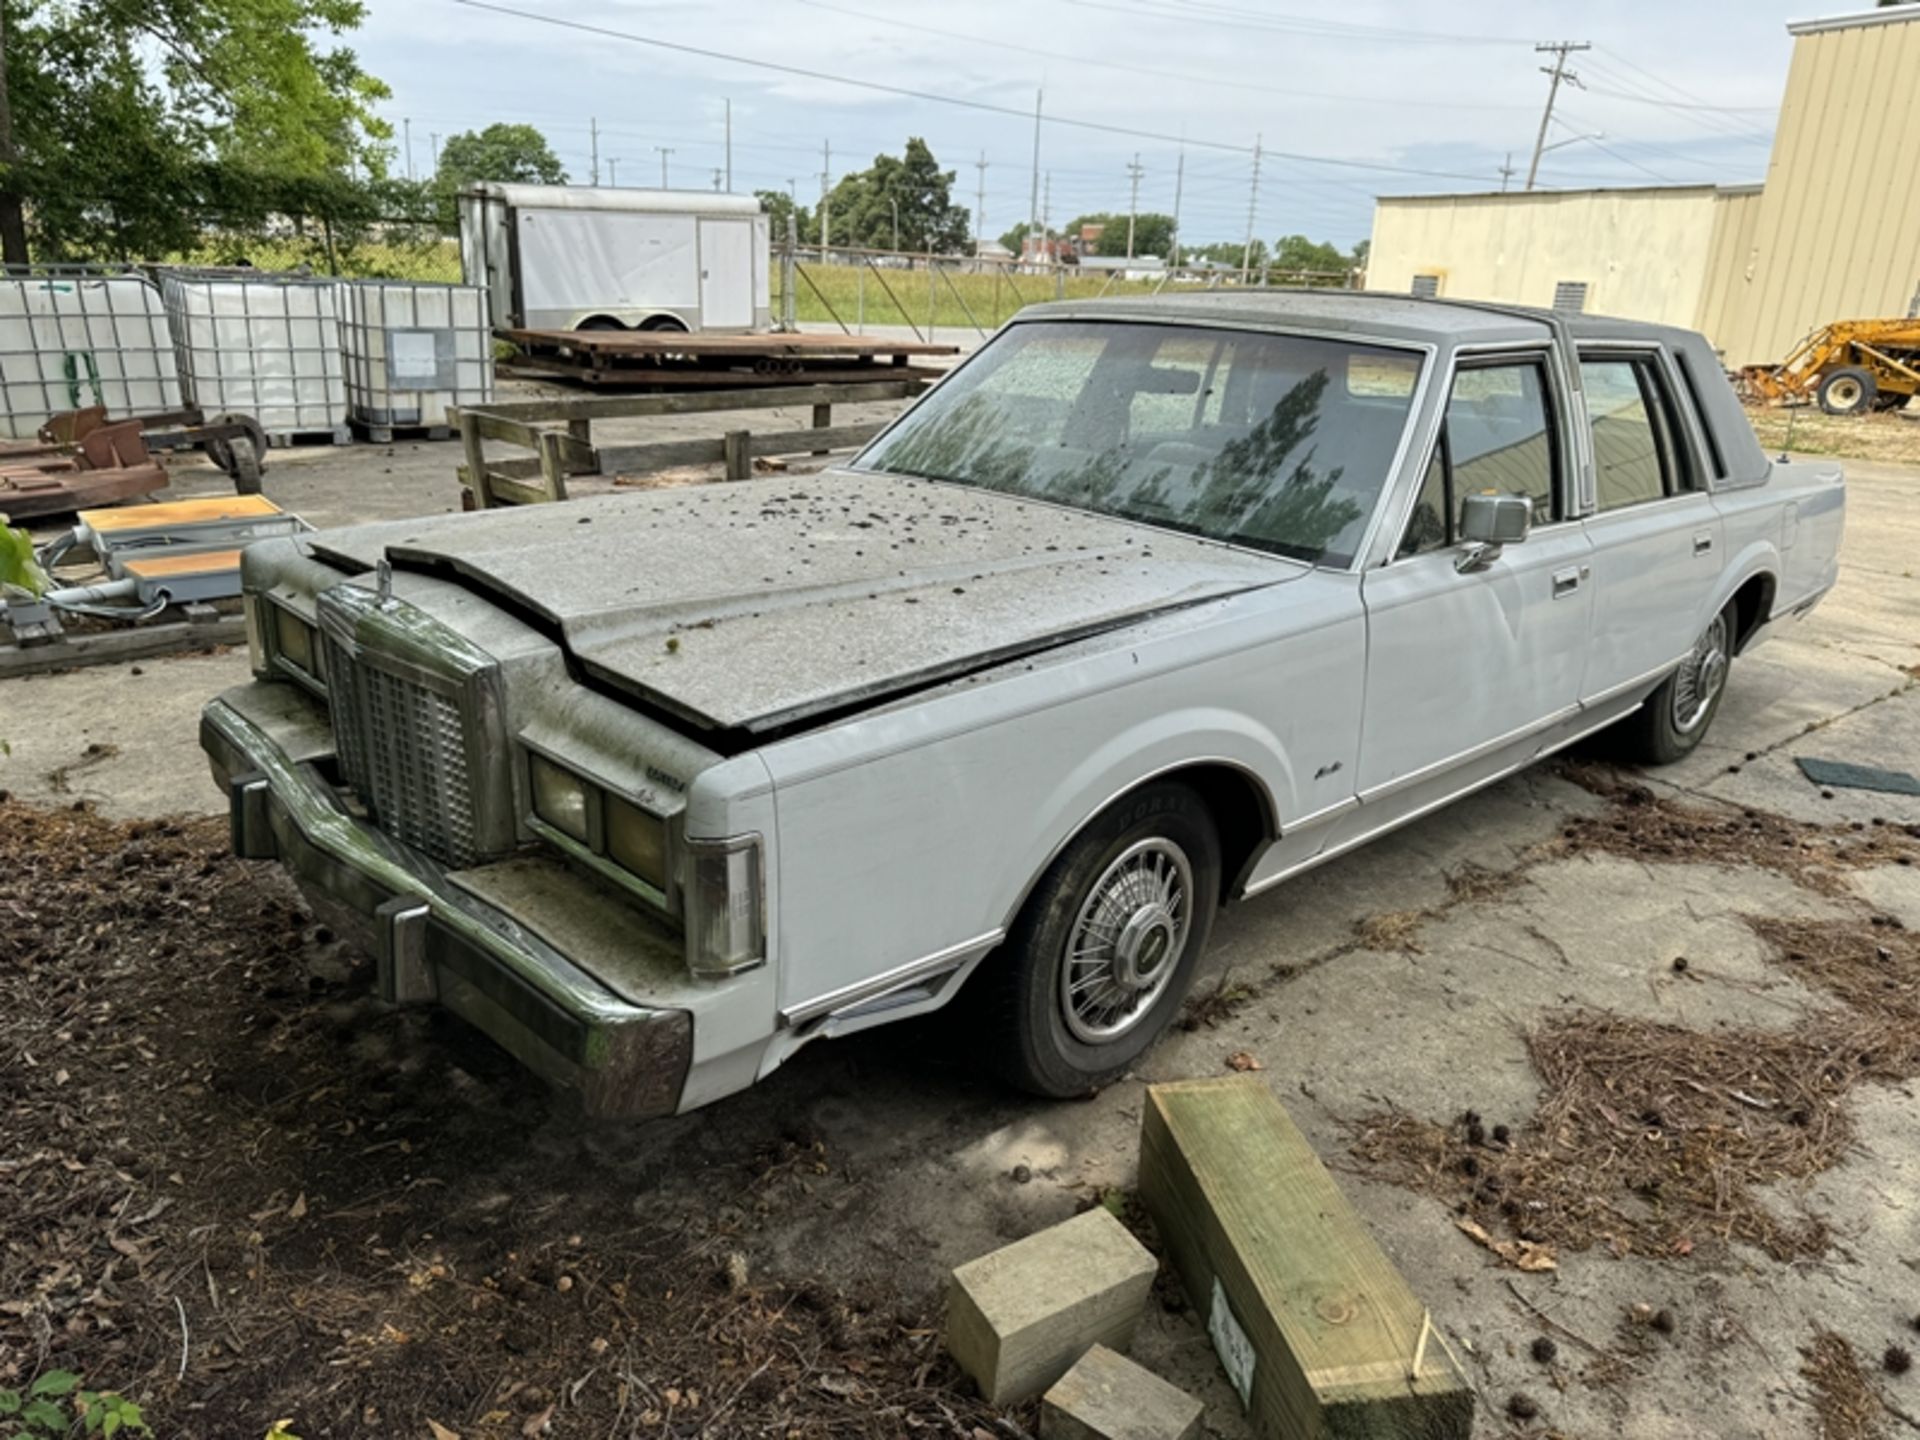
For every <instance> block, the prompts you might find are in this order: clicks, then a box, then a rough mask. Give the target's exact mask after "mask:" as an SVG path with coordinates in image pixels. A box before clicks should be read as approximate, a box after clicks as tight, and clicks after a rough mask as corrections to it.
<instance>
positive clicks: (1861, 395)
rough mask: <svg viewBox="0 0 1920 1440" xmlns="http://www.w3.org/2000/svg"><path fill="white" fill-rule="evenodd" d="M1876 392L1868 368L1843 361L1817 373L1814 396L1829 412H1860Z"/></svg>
mask: <svg viewBox="0 0 1920 1440" xmlns="http://www.w3.org/2000/svg"><path fill="white" fill-rule="evenodd" d="M1879 393H1880V387H1879V385H1878V384H1876V383H1875V381H1874V378H1873V372H1872V371H1870V370H1863V369H1861V368H1860V367H1859V366H1858V365H1846V366H1842V367H1841V368H1840V369H1838V370H1829V371H1828V372H1827V373H1826V374H1824V375H1822V376H1821V377H1820V388H1819V390H1817V391H1816V392H1815V393H1814V398H1815V399H1816V400H1818V401H1819V402H1820V408H1821V409H1822V410H1824V411H1826V412H1827V414H1829V415H1860V414H1864V413H1865V412H1866V411H1868V410H1871V409H1872V408H1873V401H1874V397H1875V396H1876V395H1878V394H1879Z"/></svg>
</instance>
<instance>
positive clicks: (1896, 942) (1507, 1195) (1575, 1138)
mask: <svg viewBox="0 0 1920 1440" xmlns="http://www.w3.org/2000/svg"><path fill="white" fill-rule="evenodd" d="M1878 918H1880V917H1876V919H1878ZM1753 924H1754V927H1755V929H1756V931H1757V932H1758V933H1759V934H1760V935H1761V936H1762V937H1763V938H1764V939H1766V940H1767V941H1768V942H1769V944H1770V945H1772V946H1773V947H1774V948H1775V949H1776V951H1777V952H1778V956H1779V958H1780V960H1781V962H1782V963H1784V964H1785V965H1787V966H1788V967H1790V968H1791V969H1792V970H1793V971H1794V972H1795V974H1796V975H1798V976H1799V977H1800V978H1801V979H1802V980H1804V981H1805V982H1806V983H1807V984H1809V985H1810V986H1812V987H1814V988H1816V989H1818V990H1820V991H1823V992H1824V993H1826V994H1828V995H1830V996H1832V997H1833V998H1834V999H1835V1000H1837V1001H1839V1002H1840V1008H1835V1009H1828V1010H1822V1011H1818V1012H1815V1013H1812V1014H1810V1015H1808V1016H1807V1017H1806V1018H1805V1019H1804V1020H1803V1021H1802V1022H1801V1023H1800V1024H1799V1025H1797V1026H1795V1027H1793V1028H1791V1029H1789V1030H1735V1029H1728V1030H1722V1031H1712V1032H1705V1033H1702V1032H1699V1031H1694V1030H1688V1029H1685V1028H1683V1027H1680V1026H1676V1025H1666V1024H1661V1023H1659V1022H1656V1021H1651V1020H1640V1019H1626V1018H1622V1017H1620V1016H1615V1015H1608V1014H1602V1013H1598V1012H1594V1011H1582V1010H1576V1011H1571V1012H1568V1013H1564V1014H1560V1015H1556V1016H1554V1017H1553V1018H1551V1019H1549V1020H1548V1021H1546V1022H1545V1023H1544V1024H1542V1025H1541V1026H1539V1027H1538V1028H1536V1029H1535V1030H1534V1031H1533V1032H1532V1033H1531V1034H1530V1035H1529V1036H1528V1037H1527V1049H1528V1054H1529V1056H1530V1057H1531V1059H1532V1062H1533V1066H1534V1069H1535V1070H1536V1071H1537V1072H1538V1073H1539V1076H1540V1079H1541V1084H1542V1087H1543V1090H1544V1092H1545V1095H1544V1099H1543V1100H1542V1102H1541V1104H1540V1106H1539V1108H1538V1110H1537V1111H1536V1112H1535V1114H1534V1116H1533V1118H1532V1119H1531V1120H1530V1121H1529V1122H1528V1123H1527V1124H1526V1125H1525V1127H1524V1128H1522V1129H1518V1130H1516V1131H1514V1132H1513V1133H1512V1134H1511V1135H1509V1136H1508V1138H1507V1139H1506V1141H1505V1143H1502V1142H1501V1141H1500V1140H1498V1139H1497V1138H1495V1135H1494V1134H1492V1133H1489V1132H1488V1129H1487V1125H1488V1122H1485V1121H1482V1120H1481V1118H1480V1117H1478V1116H1463V1117H1461V1119H1460V1120H1458V1121H1456V1122H1454V1123H1453V1124H1451V1125H1444V1126H1443V1125H1438V1124H1434V1123H1432V1122H1430V1121H1426V1120H1422V1119H1419V1118H1416V1117H1414V1116H1411V1115H1408V1114H1406V1113H1404V1112H1400V1111H1389V1112H1386V1113H1382V1114H1375V1115H1372V1116H1369V1117H1367V1118H1365V1119H1364V1120H1362V1121H1360V1122H1358V1123H1357V1124H1356V1125H1355V1126H1354V1127H1353V1137H1352V1150H1353V1153H1354V1155H1355V1156H1356V1157H1358V1158H1359V1159H1361V1160H1363V1161H1365V1162H1367V1163H1368V1164H1369V1165H1372V1166H1376V1167H1379V1168H1380V1169H1381V1170H1383V1171H1384V1172H1385V1173H1386V1174H1387V1175H1388V1176H1390V1177H1391V1178H1394V1179H1396V1180H1398V1181H1399V1182H1401V1183H1403V1184H1406V1185H1409V1186H1412V1187H1414V1188H1418V1189H1422V1190H1425V1191H1428V1192H1430V1193H1433V1194H1436V1195H1438V1196H1440V1197H1442V1198H1444V1199H1447V1200H1449V1201H1450V1202H1452V1203H1453V1204H1454V1206H1455V1208H1456V1210H1457V1211H1458V1212H1459V1213H1460V1214H1461V1215H1462V1216H1464V1217H1468V1218H1471V1219H1473V1220H1475V1221H1477V1222H1479V1223H1480V1224H1482V1225H1484V1226H1486V1227H1487V1228H1488V1229H1489V1230H1490V1231H1493V1232H1496V1233H1498V1232H1501V1231H1504V1232H1506V1233H1508V1234H1511V1235H1512V1236H1514V1237H1515V1238H1517V1239H1520V1240H1525V1241H1530V1242H1534V1243H1538V1244H1546V1245H1552V1246H1555V1247H1557V1248H1559V1249H1562V1250H1584V1249H1587V1248H1589V1247H1591V1246H1594V1245H1605V1246H1606V1247H1608V1248H1609V1249H1610V1250H1611V1251H1612V1252H1613V1253H1615V1254H1616V1255H1624V1254H1628V1253H1638V1254H1662V1255H1675V1256H1682V1255H1687V1254H1691V1253H1692V1252H1693V1251H1694V1250H1695V1249H1697V1248H1701V1247H1704V1246H1708V1245H1721V1246H1724V1245H1725V1244H1727V1243H1729V1242H1741V1243H1745V1244H1748V1245H1753V1246H1756V1247H1758V1248H1759V1249H1761V1250H1764V1251H1765V1252H1767V1253H1768V1254H1769V1255H1772V1256H1773V1257H1775V1258H1776V1259H1781V1260H1790V1259H1796V1258H1800V1257H1803V1256H1808V1255H1816V1254H1819V1253H1821V1252H1822V1251H1824V1250H1825V1249H1826V1247H1827V1243H1828V1239H1829V1237H1828V1234H1827V1230H1826V1227H1825V1225H1824V1223H1823V1222H1821V1221H1820V1220H1818V1219H1816V1218H1813V1217H1806V1216H1799V1217H1789V1216H1783V1215H1781V1214H1780V1213H1778V1211H1777V1210H1776V1208H1775V1207H1774V1205H1773V1204H1771V1203H1769V1202H1768V1200H1767V1199H1765V1198H1763V1194H1762V1192H1763V1191H1764V1190H1765V1189H1766V1188H1767V1187H1769V1186H1772V1185H1774V1184H1776V1183H1777V1182H1780V1181H1789V1180H1800V1179H1805V1178H1807V1177H1810V1176H1813V1175H1816V1174H1818V1173H1820V1172H1821V1171H1823V1170H1826V1169H1828V1168H1830V1167H1831V1166H1833V1165H1835V1164H1836V1163H1838V1162H1839V1160H1840V1159H1841V1158H1842V1157H1843V1156H1844V1155H1845V1154H1846V1152H1847V1150H1848V1148H1849V1146H1850V1145H1851V1144H1852V1141H1853V1130H1852V1125H1851V1122H1850V1119H1849V1117H1848V1114H1847V1111H1846V1109H1845V1106H1844V1101H1845V1099H1846V1096H1847V1094H1848V1092H1849V1091H1851V1090H1852V1089H1853V1088H1854V1087H1855V1086H1856V1085H1859V1084H1861V1083H1863V1082H1866V1081H1878V1082H1892V1081H1899V1080H1903V1079H1907V1078H1910V1077H1912V1076H1913V1075H1915V1074H1920V942H1916V940H1915V937H1914V936H1912V935H1911V934H1909V933H1907V932H1906V931H1904V930H1901V929H1899V928H1897V927H1896V926H1895V925H1893V924H1891V923H1878V924H1877V923H1873V922H1872V921H1867V920H1861V921H1854V920H1844V921H1777V920H1758V921H1754V922H1753Z"/></svg>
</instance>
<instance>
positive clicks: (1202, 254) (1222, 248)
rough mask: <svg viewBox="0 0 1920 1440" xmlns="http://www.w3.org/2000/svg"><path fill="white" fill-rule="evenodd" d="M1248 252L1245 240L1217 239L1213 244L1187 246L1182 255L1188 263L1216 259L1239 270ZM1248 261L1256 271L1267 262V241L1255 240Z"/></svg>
mask: <svg viewBox="0 0 1920 1440" xmlns="http://www.w3.org/2000/svg"><path fill="white" fill-rule="evenodd" d="M1246 254H1247V245H1246V242H1245V241H1242V240H1216V241H1214V242H1213V243H1212V244H1211V245H1189V246H1187V247H1186V248H1185V250H1184V252H1183V253H1182V255H1181V259H1182V260H1184V261H1186V262H1188V263H1191V262H1193V261H1195V260H1215V261H1218V262H1219V263H1220V264H1222V265H1231V266H1233V267H1234V268H1235V269H1236V270H1237V269H1239V268H1240V264H1241V257H1242V256H1245V255H1246ZM1246 263H1247V264H1248V265H1250V266H1252V267H1253V268H1254V269H1255V270H1256V271H1257V270H1258V269H1259V268H1260V267H1261V266H1262V265H1264V264H1266V263H1267V242H1266V241H1264V240H1256V241H1254V242H1253V253H1252V255H1251V256H1250V257H1249V258H1248V259H1247V261H1246Z"/></svg>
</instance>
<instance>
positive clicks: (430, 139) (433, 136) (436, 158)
mask: <svg viewBox="0 0 1920 1440" xmlns="http://www.w3.org/2000/svg"><path fill="white" fill-rule="evenodd" d="M427 145H428V147H429V148H428V151H427V153H428V154H429V155H431V156H432V157H433V173H434V174H436V175H438V174H439V173H440V132H439V131H438V130H429V131H428V132H427Z"/></svg>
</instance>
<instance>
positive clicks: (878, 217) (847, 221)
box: [820, 137, 969, 253]
mask: <svg viewBox="0 0 1920 1440" xmlns="http://www.w3.org/2000/svg"><path fill="white" fill-rule="evenodd" d="M953 182H954V172H953V171H951V170H942V169H941V168H940V164H939V162H938V161H937V160H935V159H934V158H933V151H932V150H931V149H929V148H928V147H927V142H926V141H924V140H921V139H919V138H917V137H915V138H911V139H909V140H908V141H907V148H906V154H905V155H904V156H900V155H876V156H874V157H873V164H871V165H869V166H868V167H867V168H866V169H865V170H857V171H854V172H853V173H852V174H849V175H843V176H841V177H840V183H839V184H837V185H835V186H834V187H833V190H832V192H831V193H830V194H829V195H828V197H827V201H826V205H825V206H824V207H823V210H822V213H821V216H820V222H821V225H822V227H823V228H824V229H825V230H826V239H827V240H829V241H831V242H836V243H838V244H841V245H848V246H856V247H859V248H861V249H865V250H894V249H901V250H937V251H941V252H943V253H952V252H954V251H960V250H964V249H966V247H967V244H968V235H969V230H968V223H967V219H968V217H967V207H966V206H964V205H959V204H956V203H955V202H954V199H953Z"/></svg>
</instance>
